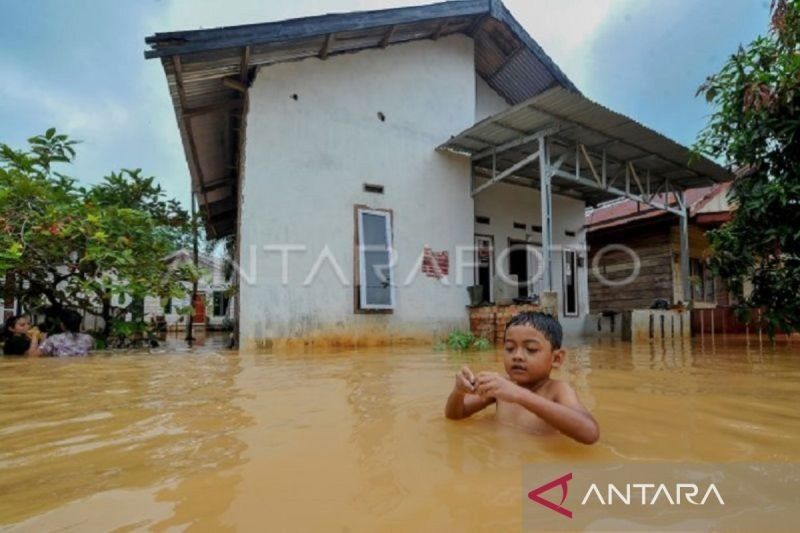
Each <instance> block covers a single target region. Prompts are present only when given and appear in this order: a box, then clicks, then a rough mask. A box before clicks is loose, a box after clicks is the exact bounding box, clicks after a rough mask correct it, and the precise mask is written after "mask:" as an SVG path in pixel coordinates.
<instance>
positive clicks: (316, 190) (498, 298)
mask: <svg viewBox="0 0 800 533" xmlns="http://www.w3.org/2000/svg"><path fill="white" fill-rule="evenodd" d="M565 31H567V30H565ZM146 42H147V43H148V44H149V45H150V47H151V49H150V50H148V51H147V52H146V53H145V55H146V57H148V58H159V59H160V60H161V62H162V64H163V67H164V70H165V74H166V76H167V80H168V85H169V90H170V95H171V97H172V101H173V105H174V107H175V111H176V117H177V120H178V125H179V128H180V132H181V136H182V139H183V147H184V151H185V153H186V158H187V161H188V164H189V169H190V171H191V174H192V183H193V190H194V192H195V196H196V198H197V201H198V203H199V205H200V209H201V212H202V213H203V215H204V219H205V223H206V226H207V229H208V232H209V234H210V235H211V236H212V237H223V236H229V235H236V237H237V241H238V246H237V262H238V264H239V265H241V266H240V271H241V277H240V280H239V281H240V282H239V283H238V286H239V298H238V301H239V305H238V313H237V316H238V318H239V321H238V322H239V328H240V329H239V338H240V344H241V345H242V346H249V345H253V344H258V343H261V342H269V341H273V340H276V339H290V338H305V339H308V338H314V339H332V340H334V341H337V342H338V341H343V342H349V341H355V342H361V341H362V340H364V341H370V342H372V341H375V340H376V339H398V338H399V339H407V338H414V339H422V338H426V339H427V338H430V337H431V336H437V335H442V334H444V333H446V332H447V331H449V330H451V329H452V328H455V327H460V328H464V327H467V324H468V323H469V320H468V317H469V313H468V311H467V310H466V308H465V306H466V305H467V304H468V303H469V302H470V300H469V298H468V293H467V290H466V288H467V287H468V286H470V285H482V286H483V288H484V289H483V293H482V296H483V299H484V300H488V301H490V302H494V303H506V302H508V301H509V300H510V299H511V298H514V297H517V298H520V297H523V298H524V297H527V296H531V295H538V296H543V295H545V294H546V296H547V298H546V300H547V301H548V302H552V301H553V298H552V297H553V296H556V297H557V300H556V302H557V303H556V305H555V306H554V308H553V309H552V310H557V312H558V315H559V317H560V318H561V321H562V323H563V324H564V327H565V329H566V330H567V331H568V332H579V331H582V330H583V326H584V321H585V318H586V314H587V312H588V282H587V279H588V278H587V268H586V262H585V260H586V258H585V253H584V247H585V234H584V232H583V224H584V210H585V208H586V206H587V205H596V204H598V203H600V202H604V201H608V200H611V199H613V198H616V197H620V196H625V197H629V198H634V197H635V198H644V197H646V196H648V195H649V191H650V186H651V184H652V186H653V188H654V190H655V189H657V188H658V187H661V188H662V189H663V190H666V191H668V192H674V193H675V194H680V191H682V190H683V189H686V188H689V187H697V186H701V185H704V184H707V183H709V182H711V183H715V182H720V181H725V180H727V179H729V174H728V172H727V171H725V170H724V169H722V168H720V167H718V166H717V165H715V164H713V163H711V162H710V161H708V160H705V159H700V160H699V161H697V162H696V163H695V164H694V165H693V166H692V168H688V167H687V161H688V157H689V153H688V150H687V149H686V148H684V147H682V146H680V145H678V144H676V143H674V142H672V141H670V140H669V139H666V138H664V137H663V136H660V135H659V134H657V133H655V132H653V131H652V130H649V129H647V128H646V127H644V126H642V125H641V124H638V123H637V122H635V121H633V120H631V119H629V118H627V117H624V116H622V115H619V114H618V113H615V112H613V111H611V110H609V109H607V108H605V107H603V106H601V105H599V104H597V103H595V102H592V101H591V100H588V99H587V98H585V97H583V96H582V95H581V94H580V92H579V91H578V89H577V88H576V87H575V86H574V85H573V84H572V83H571V82H570V81H569V79H568V78H567V77H566V76H565V75H564V73H562V72H561V71H560V70H559V68H558V67H557V66H556V65H555V64H554V63H553V62H552V60H551V59H550V58H549V57H548V56H547V55H546V54H545V53H544V51H543V50H542V49H541V47H539V45H538V44H537V43H536V42H535V41H534V40H533V39H532V38H531V37H530V36H529V35H528V34H527V32H526V31H525V30H524V29H523V28H522V26H521V25H520V24H519V23H518V22H517V21H516V20H515V19H514V18H513V16H512V15H511V14H510V13H509V12H508V10H507V9H506V8H505V7H504V6H503V4H502V3H501V2H499V1H498V0H463V1H452V2H444V3H440V4H432V5H427V6H416V7H408V8H398V9H387V10H380V11H369V12H360V13H345V14H334V15H324V16H318V17H308V18H304V19H296V20H288V21H281V22H272V23H265V24H252V25H247V26H238V27H228V28H217V29H209V30H196V31H176V32H169V33H159V34H156V35H153V36H150V37H148V38H147V39H146ZM643 163H644V164H643ZM645 176H647V187H646V189H645V187H644V186H643V184H642V183H641V182H643V181H644V180H645ZM640 178H641V179H640ZM634 182H635V185H634ZM636 187H638V189H637V188H636ZM650 200H652V198H650ZM662 207H663V208H664V209H667V210H670V211H672V212H681V211H680V210H679V209H675V208H673V207H669V206H662ZM287 266H288V268H287ZM537 273H538V274H540V276H536V275H535V274H537ZM515 278H516V279H519V280H524V279H529V278H537V279H535V280H534V282H533V284H532V286H530V287H517V286H516V285H514V284H513V280H514V279H515ZM479 296H480V295H479ZM493 312H494V311H493ZM505 314H508V312H507V311H506V312H505V313H503V312H501V311H500V310H499V309H498V310H497V311H496V312H495V314H494V315H492V316H497V317H500V316H501V315H503V316H504V315H505Z"/></svg>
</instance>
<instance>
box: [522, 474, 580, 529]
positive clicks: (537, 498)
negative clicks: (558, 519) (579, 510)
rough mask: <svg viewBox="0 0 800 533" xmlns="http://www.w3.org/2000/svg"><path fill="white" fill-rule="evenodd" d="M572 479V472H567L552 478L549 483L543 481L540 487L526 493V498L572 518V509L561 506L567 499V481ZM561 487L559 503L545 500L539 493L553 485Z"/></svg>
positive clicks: (553, 486)
mask: <svg viewBox="0 0 800 533" xmlns="http://www.w3.org/2000/svg"><path fill="white" fill-rule="evenodd" d="M571 480H572V472H570V473H569V474H566V475H563V476H561V477H560V478H558V479H554V480H553V481H550V482H549V483H545V484H544V485H542V486H541V487H536V488H535V489H533V490H532V491H530V492H529V493H528V498H529V499H530V500H531V501H534V502H536V503H538V504H539V505H543V506H545V507H547V508H548V509H550V510H552V511H555V512H557V513H559V514H562V515H564V516H566V517H567V518H572V511H570V510H569V509H567V508H566V507H562V505H563V503H564V501H565V500H566V499H567V493H568V492H569V487H568V485H567V483H569V481H571ZM559 486H560V487H561V501H560V502H559V503H553V502H551V501H550V500H546V499H544V498H542V497H541V494H542V493H544V492H547V491H549V490H550V489H552V488H555V487H559Z"/></svg>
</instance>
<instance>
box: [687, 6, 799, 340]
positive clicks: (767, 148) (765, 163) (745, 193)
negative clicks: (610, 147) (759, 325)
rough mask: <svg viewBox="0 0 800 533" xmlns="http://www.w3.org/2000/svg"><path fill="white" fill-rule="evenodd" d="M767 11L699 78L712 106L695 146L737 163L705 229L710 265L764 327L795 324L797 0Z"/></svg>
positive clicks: (787, 327)
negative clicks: (760, 28) (722, 212)
mask: <svg viewBox="0 0 800 533" xmlns="http://www.w3.org/2000/svg"><path fill="white" fill-rule="evenodd" d="M771 15H772V18H771V23H770V28H769V31H768V33H767V34H766V35H765V36H761V37H759V38H757V39H756V40H755V41H753V42H752V43H750V45H749V46H747V47H746V48H744V47H740V49H739V50H738V51H737V52H736V53H735V54H733V55H732V56H731V57H730V59H729V60H728V61H727V62H726V63H725V65H724V66H723V67H722V69H721V70H720V71H719V72H718V73H717V74H715V75H713V76H711V77H709V78H708V79H707V80H706V82H705V83H704V84H703V85H701V87H700V89H699V91H698V94H704V95H705V97H706V99H707V101H709V102H711V103H712V104H713V105H714V108H715V110H714V112H713V114H712V115H711V117H710V120H709V123H708V125H707V126H706V128H705V129H704V130H703V131H702V132H701V134H700V136H699V139H698V141H697V144H696V146H695V149H696V150H697V151H699V152H702V153H705V154H708V155H710V156H712V157H717V158H720V159H722V160H724V161H725V162H726V163H728V164H730V165H732V166H733V167H734V168H737V169H738V175H737V178H736V179H735V181H734V183H733V186H732V187H731V192H730V200H731V202H732V204H733V205H734V206H735V208H736V209H735V212H734V215H733V218H732V220H731V221H730V222H728V223H726V224H725V225H723V226H722V227H721V228H719V229H718V230H716V231H712V232H710V233H709V238H710V241H711V246H712V250H713V253H714V254H713V258H712V267H713V268H714V269H715V271H716V272H717V273H718V274H719V275H721V276H722V277H723V278H725V279H726V280H727V281H728V284H729V286H730V288H731V290H732V291H733V292H734V293H735V294H736V295H737V296H738V298H739V301H740V308H739V310H740V312H741V315H743V316H744V317H745V318H749V315H751V313H752V311H753V310H755V309H761V310H763V317H762V318H763V322H764V325H765V326H766V328H767V331H768V333H769V334H770V335H774V334H775V332H776V331H777V330H782V331H785V332H791V331H797V330H798V329H800V299H798V297H797V295H798V294H800V179H798V177H800V134H799V132H800V46H799V45H800V1H798V0H773V3H772V5H771ZM748 284H750V285H751V287H752V290H751V291H750V292H749V294H748V293H746V291H745V288H746V287H747V285H748Z"/></svg>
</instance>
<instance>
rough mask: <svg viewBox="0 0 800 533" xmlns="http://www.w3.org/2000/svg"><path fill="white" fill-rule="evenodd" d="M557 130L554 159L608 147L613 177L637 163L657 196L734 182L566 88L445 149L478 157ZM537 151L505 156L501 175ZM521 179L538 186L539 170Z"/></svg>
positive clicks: (599, 193)
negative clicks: (666, 190) (579, 147)
mask: <svg viewBox="0 0 800 533" xmlns="http://www.w3.org/2000/svg"><path fill="white" fill-rule="evenodd" d="M552 126H558V127H560V128H561V129H560V131H558V132H557V133H556V134H555V135H553V136H551V138H552V139H554V140H555V144H554V146H553V151H552V155H553V157H558V156H559V155H561V154H562V153H564V152H565V151H566V150H571V149H574V148H572V146H574V145H575V144H576V143H581V144H583V145H585V146H587V147H589V148H590V149H591V148H592V147H602V150H603V151H605V152H606V156H607V160H609V161H614V163H610V164H609V175H613V173H614V171H615V170H619V169H620V168H622V167H623V166H624V164H625V163H627V162H631V161H635V166H636V168H637V169H639V170H641V171H646V172H649V173H650V186H651V187H652V189H651V190H652V192H655V191H657V190H658V188H659V187H660V186H661V185H662V183H663V182H664V181H665V179H669V180H670V183H671V184H673V185H675V186H677V187H679V188H681V189H692V188H696V187H702V186H707V185H710V184H714V183H721V182H725V181H730V180H731V179H733V174H732V173H731V172H730V171H728V170H726V169H725V168H722V167H721V166H719V165H717V164H716V163H714V162H713V161H711V160H709V159H707V158H705V157H700V156H698V157H694V156H693V154H692V152H691V151H690V150H689V149H688V148H686V147H685V146H681V145H680V144H678V143H677V142H675V141H673V140H671V139H669V138H667V137H666V136H664V135H662V134H660V133H658V132H656V131H654V130H652V129H650V128H648V127H646V126H644V125H642V124H641V123H639V122H637V121H635V120H634V119H632V118H630V117H626V116H624V115H622V114H620V113H617V112H615V111H612V110H611V109H609V108H607V107H605V106H603V105H602V104H598V103H597V102H593V101H592V100H590V99H589V98H586V97H585V96H583V95H581V94H578V93H575V92H572V91H569V90H566V89H563V88H561V87H554V88H552V89H549V90H547V91H545V92H543V93H541V94H539V95H537V96H534V97H532V98H529V99H527V100H525V101H524V102H522V103H520V104H517V105H516V106H513V107H511V108H509V109H507V110H504V111H502V112H500V113H497V114H496V115H493V116H491V117H488V118H486V119H484V120H483V121H481V122H479V123H478V124H476V125H474V126H472V127H471V128H468V129H467V130H465V131H463V132H461V133H459V134H457V135H455V136H453V137H451V138H450V140H448V141H447V142H445V143H443V144H442V145H441V146H440V147H439V149H444V150H452V151H455V152H461V153H466V154H468V155H471V156H474V155H475V154H477V153H480V152H483V151H486V150H491V149H492V148H493V147H497V146H500V145H503V144H505V143H507V142H509V141H512V140H514V139H517V138H519V137H521V136H522V135H524V134H530V133H534V132H537V131H540V130H543V129H545V128H548V127H552ZM559 143H560V144H559ZM536 149H537V148H536V147H534V146H532V145H528V146H518V147H516V148H515V149H513V150H509V151H506V152H503V153H502V154H501V155H500V156H499V157H498V158H497V167H496V168H497V171H498V172H500V171H502V170H504V169H506V168H508V167H510V166H512V165H513V164H514V163H516V162H517V161H519V160H521V159H523V158H524V157H525V156H526V155H529V154H530V153H532V152H534V151H536ZM598 150H599V148H598ZM596 154H597V152H595V155H596ZM489 163H490V161H489ZM486 164H487V161H486V159H484V160H483V162H481V161H476V165H477V166H479V167H480V166H481V165H483V166H484V167H485V166H486ZM594 164H595V165H599V161H598V160H595V163H594ZM564 168H570V170H574V167H570V163H569V159H568V160H567V161H566V162H565V163H564ZM517 175H518V176H521V177H523V178H530V179H531V180H538V165H532V166H531V167H528V168H526V169H523V170H521V171H520V172H518V173H517ZM554 183H556V184H557V185H559V186H560V187H564V188H567V189H569V192H572V193H573V195H577V196H580V197H582V198H584V199H585V200H586V201H587V202H589V203H591V204H597V203H600V202H603V201H607V200H610V199H613V198H615V197H617V196H616V195H615V194H613V193H611V192H609V191H604V190H598V189H596V188H592V187H583V186H581V185H580V184H576V183H575V182H572V181H569V180H565V179H563V178H555V179H554ZM567 189H565V190H567Z"/></svg>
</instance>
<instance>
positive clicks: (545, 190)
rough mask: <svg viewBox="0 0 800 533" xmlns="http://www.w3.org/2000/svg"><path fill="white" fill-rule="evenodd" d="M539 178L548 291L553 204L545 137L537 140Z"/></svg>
mask: <svg viewBox="0 0 800 533" xmlns="http://www.w3.org/2000/svg"><path fill="white" fill-rule="evenodd" d="M539 176H541V184H540V192H541V212H542V263H544V265H543V267H544V268H543V270H544V272H543V274H544V276H543V277H544V286H545V289H547V290H548V291H552V290H553V265H552V262H551V257H550V256H551V254H550V250H551V248H552V246H553V203H552V199H551V196H552V195H551V191H550V181H551V178H552V176H551V175H550V150H549V149H548V146H547V137H546V136H542V137H540V138H539Z"/></svg>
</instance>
